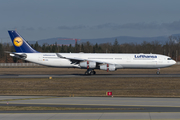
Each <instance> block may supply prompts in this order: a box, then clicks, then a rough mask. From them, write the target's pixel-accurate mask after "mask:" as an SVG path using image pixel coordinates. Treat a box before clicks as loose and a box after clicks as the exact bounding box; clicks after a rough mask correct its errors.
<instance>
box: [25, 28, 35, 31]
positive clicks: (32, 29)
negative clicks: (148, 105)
mask: <svg viewBox="0 0 180 120" xmlns="http://www.w3.org/2000/svg"><path fill="white" fill-rule="evenodd" d="M26 30H29V31H34V30H35V29H34V28H33V27H28V28H26Z"/></svg>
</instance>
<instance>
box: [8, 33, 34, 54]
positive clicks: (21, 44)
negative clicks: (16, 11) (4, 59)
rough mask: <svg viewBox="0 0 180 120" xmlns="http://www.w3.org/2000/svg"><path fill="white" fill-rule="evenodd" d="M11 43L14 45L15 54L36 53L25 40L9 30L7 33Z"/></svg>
mask: <svg viewBox="0 0 180 120" xmlns="http://www.w3.org/2000/svg"><path fill="white" fill-rule="evenodd" d="M8 33H9V35H10V37H11V40H12V43H13V45H14V48H15V50H16V52H18V53H37V51H36V50H34V49H33V48H32V47H31V46H30V45H29V44H28V43H27V42H26V40H25V39H24V38H23V37H21V36H20V35H19V34H18V33H17V32H16V31H14V30H11V31H8Z"/></svg>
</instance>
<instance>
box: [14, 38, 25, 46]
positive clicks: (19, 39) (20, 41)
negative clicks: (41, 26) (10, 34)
mask: <svg viewBox="0 0 180 120" xmlns="http://www.w3.org/2000/svg"><path fill="white" fill-rule="evenodd" d="M13 43H14V45H15V46H16V47H20V46H21V45H22V44H23V39H22V38H20V37H16V38H14V41H13Z"/></svg>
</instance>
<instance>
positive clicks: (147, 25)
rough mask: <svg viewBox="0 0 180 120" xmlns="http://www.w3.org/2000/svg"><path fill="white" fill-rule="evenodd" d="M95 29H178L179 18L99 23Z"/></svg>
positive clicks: (179, 26) (179, 27)
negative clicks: (143, 21) (158, 21)
mask: <svg viewBox="0 0 180 120" xmlns="http://www.w3.org/2000/svg"><path fill="white" fill-rule="evenodd" d="M95 28H97V29H113V30H120V29H131V30H146V29H148V30H161V29H167V30H180V20H179V21H174V22H172V23H162V24H157V23H154V22H152V23H127V24H122V25H119V24H113V23H105V24H101V25H97V26H95Z"/></svg>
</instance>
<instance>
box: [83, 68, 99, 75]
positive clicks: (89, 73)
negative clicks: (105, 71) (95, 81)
mask: <svg viewBox="0 0 180 120" xmlns="http://www.w3.org/2000/svg"><path fill="white" fill-rule="evenodd" d="M84 74H85V75H95V74H96V72H95V71H94V70H90V69H87V71H86V72H85V73H84Z"/></svg>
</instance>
